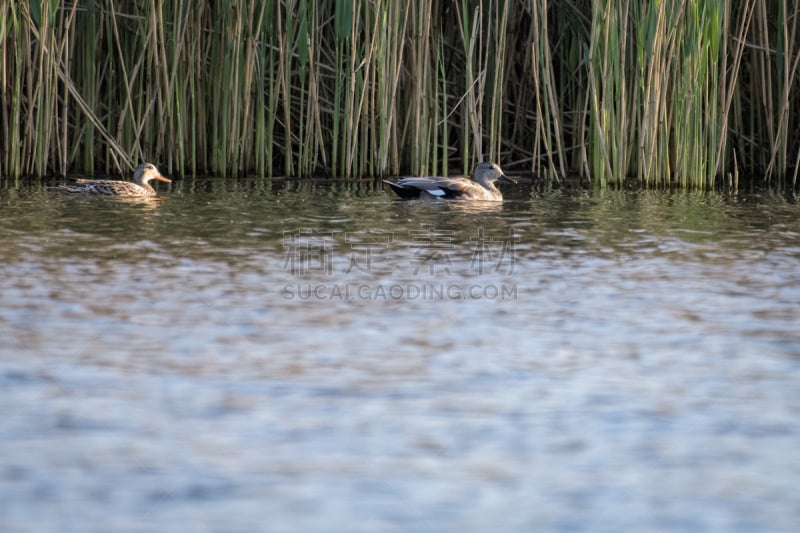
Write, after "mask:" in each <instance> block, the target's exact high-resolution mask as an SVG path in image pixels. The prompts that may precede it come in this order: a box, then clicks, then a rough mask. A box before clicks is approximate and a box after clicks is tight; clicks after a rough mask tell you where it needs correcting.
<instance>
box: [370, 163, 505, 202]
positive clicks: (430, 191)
mask: <svg viewBox="0 0 800 533" xmlns="http://www.w3.org/2000/svg"><path fill="white" fill-rule="evenodd" d="M384 181H386V180H384ZM496 181H505V182H508V183H516V182H515V181H514V180H512V179H511V178H509V177H508V176H506V175H505V174H504V173H503V170H502V169H501V168H500V167H499V166H497V165H496V164H494V163H487V162H483V163H478V165H477V166H476V167H475V171H474V172H473V178H472V179H468V178H402V179H399V180H397V181H386V183H388V184H389V186H390V187H391V188H392V190H393V191H394V192H396V193H397V194H398V196H400V197H401V198H428V199H431V198H442V199H444V200H488V201H493V202H501V201H503V194H502V193H501V192H500V190H499V189H498V188H497V187H496V186H495V182H496Z"/></svg>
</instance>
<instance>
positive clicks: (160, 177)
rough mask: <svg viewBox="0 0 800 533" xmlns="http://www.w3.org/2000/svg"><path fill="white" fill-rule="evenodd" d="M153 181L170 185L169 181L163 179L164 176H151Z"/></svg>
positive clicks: (170, 181)
mask: <svg viewBox="0 0 800 533" xmlns="http://www.w3.org/2000/svg"><path fill="white" fill-rule="evenodd" d="M153 179H154V180H156V181H163V182H164V183H172V180H171V179H169V178H165V177H164V176H162V175H160V174H159V175H158V176H153Z"/></svg>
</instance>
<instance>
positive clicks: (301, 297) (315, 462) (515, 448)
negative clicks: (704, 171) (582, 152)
mask: <svg viewBox="0 0 800 533" xmlns="http://www.w3.org/2000/svg"><path fill="white" fill-rule="evenodd" d="M0 250H2V259H0V407H2V413H3V414H2V419H3V420H2V424H0V530H2V531H4V532H28V531H31V532H40V531H45V532H49V531H59V532H61V531H70V532H71V531H76V532H83V531H103V532H109V531H110V532H117V531H119V532H123V531H124V532H129V531H174V532H182V531H192V532H195V531H214V532H216V531H221V532H249V531H331V532H333V531H353V532H357V531H541V530H555V531H656V530H657V531H665V530H678V531H796V530H797V528H798V527H799V525H800V492H798V486H799V485H800V452H798V450H800V206H799V205H798V203H797V201H796V199H794V198H791V197H786V196H782V195H775V194H768V193H765V194H741V195H724V194H719V193H668V192H624V191H608V192H577V191H571V192H565V191H553V192H538V191H531V190H530V189H529V188H527V187H525V186H520V187H518V188H517V189H516V190H514V191H512V192H510V193H509V194H507V199H506V201H505V202H504V203H502V204H501V205H475V206H469V205H451V204H440V203H426V202H406V203H403V202H399V201H396V200H395V199H394V198H393V197H392V196H391V194H390V193H389V192H388V191H384V190H383V189H382V188H381V187H380V186H379V185H376V184H373V183H372V182H363V183H357V184H352V185H342V184H333V185H320V184H314V183H312V182H300V183H297V182H269V181H246V180H242V181H230V180H229V181H222V180H216V181H214V180H197V181H192V180H185V181H182V182H176V183H175V184H173V186H172V188H171V189H164V188H162V194H161V196H160V198H159V199H157V200H155V201H151V202H124V201H115V200H108V199H95V198H77V199H75V198H65V197H63V196H60V195H59V194H56V193H53V192H49V191H47V190H45V189H44V188H43V187H41V186H37V185H30V186H22V187H15V186H13V185H8V184H6V185H4V186H3V187H0Z"/></svg>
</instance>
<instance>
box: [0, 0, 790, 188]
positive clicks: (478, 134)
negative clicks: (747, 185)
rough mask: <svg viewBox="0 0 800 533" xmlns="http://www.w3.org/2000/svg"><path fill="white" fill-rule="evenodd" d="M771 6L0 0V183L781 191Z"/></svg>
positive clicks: (677, 0)
mask: <svg viewBox="0 0 800 533" xmlns="http://www.w3.org/2000/svg"><path fill="white" fill-rule="evenodd" d="M798 24H800V6H798V5H797V3H796V2H790V1H789V0H743V1H742V2H737V3H729V2H724V1H722V0H663V1H661V2H645V1H642V0H593V1H588V0H580V1H577V2H576V1H563V0H521V1H516V2H506V1H503V0H433V1H427V2H421V1H419V0H400V1H393V0H369V1H366V0H355V1H353V2H341V1H337V0H279V1H275V2H261V1H258V0H238V1H232V0H223V1H221V2H210V1H207V0H201V1H199V2H191V1H189V0H175V1H170V2H168V1H164V0H122V1H116V2H115V1H111V0H76V1H75V2H69V3H64V2H58V1H57V0H26V1H23V2H19V1H12V0H0V62H1V63H0V94H2V101H0V150H2V153H3V158H2V161H0V175H1V176H3V177H5V176H10V177H16V176H21V175H40V176H41V175H46V174H65V173H68V172H82V173H84V172H85V173H89V174H92V173H94V172H96V171H97V170H98V169H103V170H105V171H106V172H111V173H127V172H129V171H130V169H132V168H133V167H134V166H135V165H136V164H137V163H138V162H139V161H142V160H153V161H155V162H158V163H159V164H161V165H165V166H166V168H167V170H168V171H170V172H175V173H177V174H180V175H184V174H200V173H212V174H217V175H220V176H226V175H242V174H255V175H258V176H273V175H275V174H284V175H301V176H308V175H314V174H320V173H322V174H326V175H335V176H362V175H367V174H374V175H391V174H398V173H409V174H429V173H437V174H447V173H449V172H462V173H468V172H469V171H470V170H471V168H472V166H473V165H474V164H475V162H477V161H479V160H482V159H491V160H494V161H497V162H498V163H500V164H501V165H503V166H504V167H505V168H507V169H508V170H511V171H514V170H517V171H528V172H532V173H534V174H535V175H539V176H544V177H546V178H548V179H560V178H561V177H562V176H568V175H571V174H582V175H586V176H588V177H590V178H591V179H592V182H593V183H595V184H596V185H597V186H619V185H621V184H623V183H625V182H626V181H628V180H636V181H638V182H639V183H641V184H642V185H644V186H647V187H667V186H679V187H684V188H692V189H695V188H699V189H705V188H709V187H713V186H715V185H717V184H720V183H722V182H723V180H726V179H727V177H728V176H739V175H742V176H755V177H756V178H757V179H758V180H760V181H764V182H766V183H770V184H773V185H776V186H781V185H787V184H791V185H796V184H797V175H798V173H800V128H797V127H796V126H795V124H797V123H798V118H800V98H798V84H799V83H800V31H798Z"/></svg>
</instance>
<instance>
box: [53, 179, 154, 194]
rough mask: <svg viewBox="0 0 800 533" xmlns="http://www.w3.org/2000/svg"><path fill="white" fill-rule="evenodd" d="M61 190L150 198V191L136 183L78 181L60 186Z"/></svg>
mask: <svg viewBox="0 0 800 533" xmlns="http://www.w3.org/2000/svg"><path fill="white" fill-rule="evenodd" d="M58 188H59V189H60V190H62V191H64V192H68V193H72V194H98V195H103V196H149V195H150V194H149V191H148V190H147V189H145V188H144V187H140V186H139V185H137V184H135V183H130V182H127V181H112V180H87V179H76V180H75V181H73V182H72V183H69V184H66V185H60V186H59V187H58Z"/></svg>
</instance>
